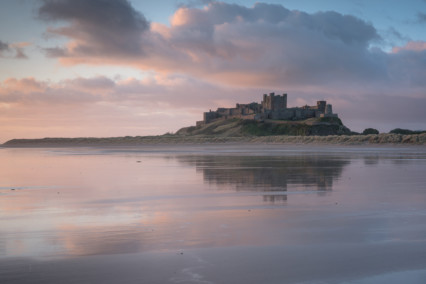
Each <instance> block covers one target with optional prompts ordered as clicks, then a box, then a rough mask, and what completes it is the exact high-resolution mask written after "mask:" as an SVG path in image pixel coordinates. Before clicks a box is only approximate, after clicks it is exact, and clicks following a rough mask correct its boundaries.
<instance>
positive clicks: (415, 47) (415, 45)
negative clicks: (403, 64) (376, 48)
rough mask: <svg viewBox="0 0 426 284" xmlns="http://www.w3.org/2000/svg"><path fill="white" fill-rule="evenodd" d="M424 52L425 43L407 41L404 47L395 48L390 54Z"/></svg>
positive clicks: (425, 48)
mask: <svg viewBox="0 0 426 284" xmlns="http://www.w3.org/2000/svg"><path fill="white" fill-rule="evenodd" d="M425 50H426V42H425V41H409V42H407V44H406V45H405V46H401V47H399V46H396V47H394V48H393V49H392V53H398V52H401V51H415V52H421V51H425Z"/></svg>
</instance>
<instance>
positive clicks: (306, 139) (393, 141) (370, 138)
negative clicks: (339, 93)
mask: <svg viewBox="0 0 426 284" xmlns="http://www.w3.org/2000/svg"><path fill="white" fill-rule="evenodd" d="M241 143H243V144H293V145H294V144H297V145H305V144H315V145H370V146H371V145H417V146H419V145H420V146H421V145H426V133H422V134H409V135H402V134H389V133H383V134H370V135H350V136H349V135H329V136H284V135H280V136H247V137H220V136H177V135H164V136H135V137H131V136H126V137H109V138H91V137H80V138H41V139H12V140H9V141H7V142H5V143H4V144H1V145H0V147H2V148H31V147H34V148H35V147H37V148H41V147H92V146H93V147H98V146H142V145H191V144H197V145H203V144H241Z"/></svg>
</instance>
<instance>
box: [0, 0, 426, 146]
mask: <svg viewBox="0 0 426 284" xmlns="http://www.w3.org/2000/svg"><path fill="white" fill-rule="evenodd" d="M0 5H1V6H0V8H1V9H0V143H1V142H5V141H7V140H9V139H12V138H42V137H108V136H127V135H129V136H139V135H141V136H143V135H159V134H164V133H166V132H175V131H177V130H178V129H179V128H181V127H185V126H190V125H195V122H196V121H197V120H202V114H203V112H204V111H208V110H209V109H212V110H215V109H216V108H218V107H233V106H235V104H236V103H250V102H260V101H261V98H262V95H263V94H264V93H271V92H275V93H276V94H282V93H287V94H288V106H289V107H296V106H303V105H306V104H308V105H315V104H316V101H317V100H324V99H325V100H327V102H328V103H330V104H332V105H333V111H334V112H335V113H338V115H339V117H340V118H341V119H342V120H343V123H344V124H345V125H346V126H348V127H349V128H350V129H351V130H353V131H358V132H361V131H362V130H363V129H365V128H369V127H372V128H376V129H378V130H379V131H381V132H388V131H389V130H391V129H394V128H398V127H399V128H408V129H413V130H420V129H426V32H425V31H426V0H408V1H399V0H387V1H385V0H323V1H317V0H287V1H285V0H283V1H266V2H256V1H248V0H236V1H208V0H189V1H185V0H182V1H176V0H159V1H139V0H1V2H0Z"/></svg>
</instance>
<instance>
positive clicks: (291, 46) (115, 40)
mask: <svg viewBox="0 0 426 284" xmlns="http://www.w3.org/2000/svg"><path fill="white" fill-rule="evenodd" d="M89 3H90V4H89ZM101 4H102V5H101ZM39 14H40V17H41V18H43V19H47V20H56V21H64V22H65V23H66V24H65V26H63V27H60V28H50V29H49V31H48V32H49V33H52V34H55V35H60V36H65V37H67V38H68V39H69V42H68V44H67V45H66V46H62V47H56V48H50V49H47V52H48V54H49V55H50V56H55V57H58V59H59V60H61V62H62V63H64V64H81V63H84V64H117V65H123V64H125V65H129V66H134V67H137V68H141V69H143V70H155V71H157V72H163V73H183V74H188V75H190V76H194V77H198V78H202V79H205V80H209V81H212V82H217V83H222V84H232V85H250V86H263V87H278V88H281V87H287V88H299V87H306V86H314V87H329V86H330V85H331V86H336V85H342V84H361V85H365V84H370V85H374V86H376V87H378V86H383V85H387V84H392V85H394V86H399V85H400V84H417V83H418V80H417V75H416V72H415V71H413V72H408V73H407V72H406V71H404V72H401V70H402V69H406V68H404V67H405V66H404V64H406V63H407V61H406V59H407V56H409V57H410V58H411V59H413V60H415V59H418V60H415V61H417V62H418V64H417V65H416V64H412V63H410V66H409V67H410V68H414V69H415V70H419V69H424V67H425V66H424V60H423V62H422V59H424V56H425V54H424V51H425V49H424V48H423V49H421V50H419V49H416V50H413V49H404V50H405V51H406V52H405V54H404V55H403V56H399V55H398V54H397V53H398V52H399V51H400V50H402V49H403V48H400V49H394V53H386V52H383V51H382V50H380V49H378V48H372V46H373V45H374V44H375V43H378V42H380V41H381V40H382V38H381V37H380V35H379V34H378V32H377V30H376V29H375V28H374V27H373V26H372V24H370V23H367V22H365V21H363V20H361V19H359V18H356V17H354V16H350V15H342V14H339V13H337V12H332V11H329V12H319V13H314V14H308V13H305V12H301V11H290V10H288V9H286V8H285V7H283V6H281V5H275V4H265V3H257V4H255V5H254V6H253V7H244V6H240V5H235V4H227V3H222V2H211V3H209V4H208V5H207V6H205V7H204V8H193V7H181V8H179V9H178V10H177V11H176V12H175V14H174V15H173V16H172V17H171V22H170V26H166V25H162V24H159V23H152V24H151V25H149V23H148V22H147V21H146V20H145V18H144V16H143V15H142V14H141V13H140V12H138V11H136V10H135V9H134V8H133V7H132V6H131V5H130V3H129V2H128V1H126V0H121V1H111V0H97V1H90V2H87V1H82V0H80V1H71V0H61V1H50V0H45V1H44V4H43V6H42V7H41V8H40V10H39ZM91 15H96V16H95V17H92V16H91ZM422 44H423V43H422ZM407 52H409V53H411V54H409V55H408V54H406V53H407Z"/></svg>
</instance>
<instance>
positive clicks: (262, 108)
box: [197, 93, 337, 126]
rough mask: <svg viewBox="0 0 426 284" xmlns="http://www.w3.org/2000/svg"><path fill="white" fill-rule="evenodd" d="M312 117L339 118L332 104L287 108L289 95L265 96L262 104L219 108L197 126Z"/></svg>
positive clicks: (208, 113)
mask: <svg viewBox="0 0 426 284" xmlns="http://www.w3.org/2000/svg"><path fill="white" fill-rule="evenodd" d="M312 117H337V114H334V113H333V111H332V107H331V105H330V104H327V102H326V101H317V105H316V106H308V105H306V106H302V107H292V108H287V94H283V95H275V93H270V94H269V95H267V94H264V95H263V100H262V102H261V103H260V104H259V103H250V104H237V105H236V107H235V108H218V109H217V110H216V111H211V110H210V111H209V112H205V113H204V119H203V120H202V121H197V126H201V125H205V124H207V123H210V122H213V121H217V120H224V119H228V118H241V119H253V120H260V121H262V120H266V119H280V120H302V119H307V118H312Z"/></svg>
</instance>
